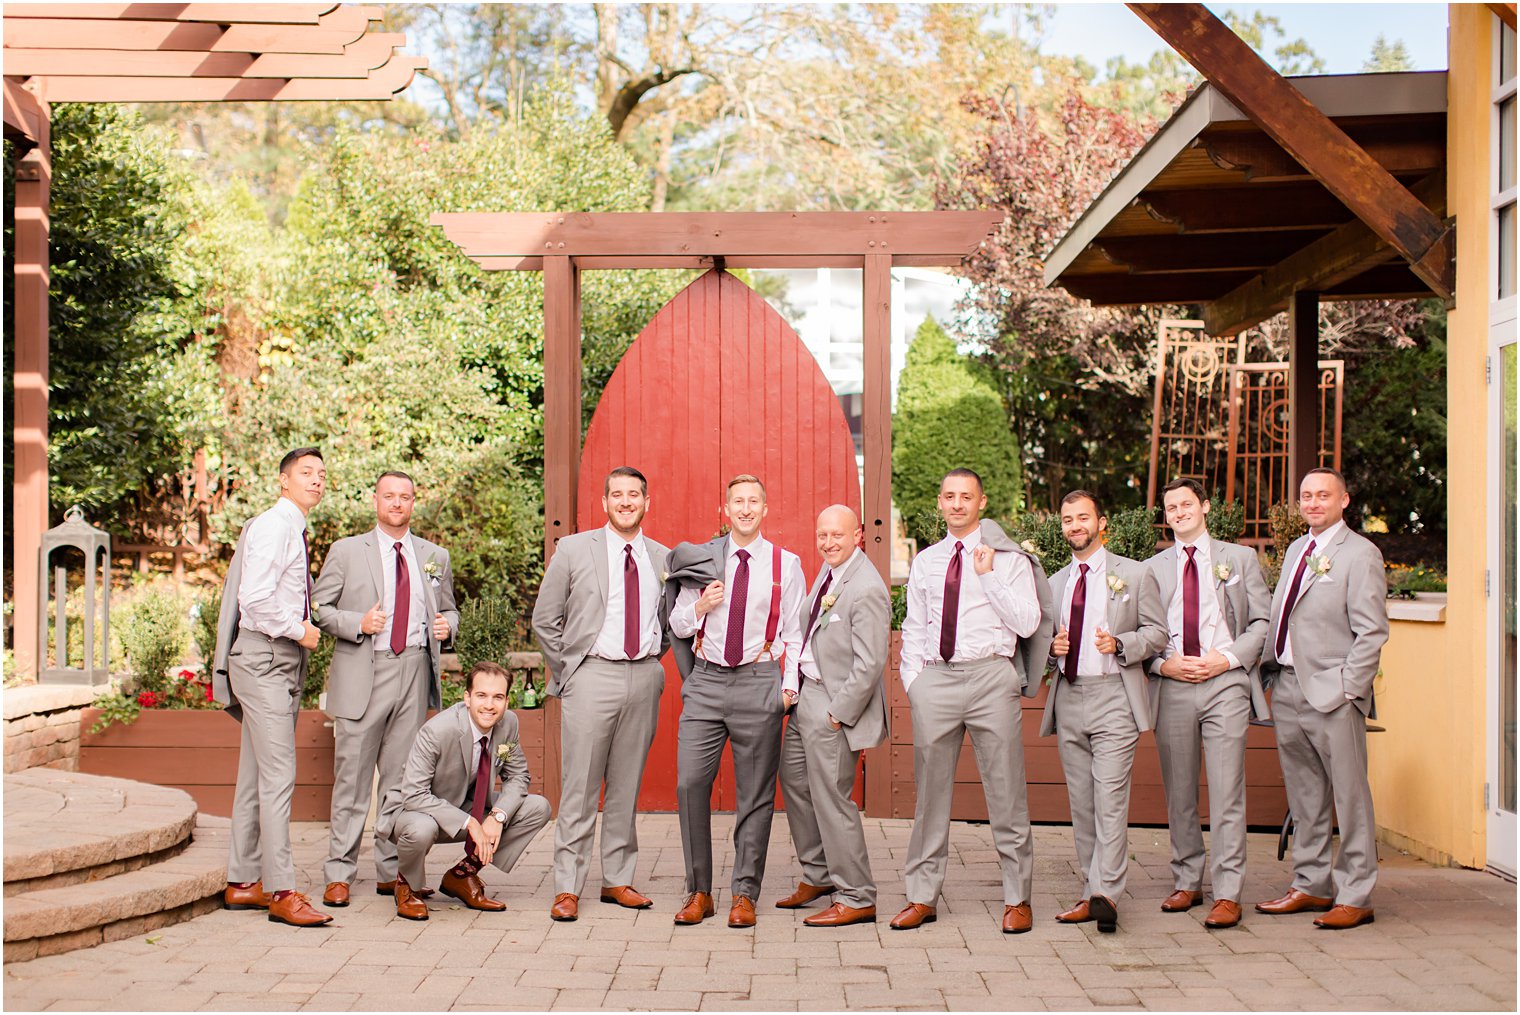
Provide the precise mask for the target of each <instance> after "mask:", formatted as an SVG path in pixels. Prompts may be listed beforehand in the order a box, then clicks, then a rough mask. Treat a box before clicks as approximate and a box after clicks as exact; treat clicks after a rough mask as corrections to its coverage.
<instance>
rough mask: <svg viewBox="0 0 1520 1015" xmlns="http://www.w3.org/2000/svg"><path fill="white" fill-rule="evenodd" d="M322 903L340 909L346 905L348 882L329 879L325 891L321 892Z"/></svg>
mask: <svg viewBox="0 0 1520 1015" xmlns="http://www.w3.org/2000/svg"><path fill="white" fill-rule="evenodd" d="M322 905H324V906H331V907H333V908H334V909H342V908H343V907H344V906H346V905H348V882H347V881H329V882H328V883H327V891H325V892H323V893H322Z"/></svg>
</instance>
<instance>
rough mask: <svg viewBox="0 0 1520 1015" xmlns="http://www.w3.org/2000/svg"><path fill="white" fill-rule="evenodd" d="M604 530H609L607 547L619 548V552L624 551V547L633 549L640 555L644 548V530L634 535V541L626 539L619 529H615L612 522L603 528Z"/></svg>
mask: <svg viewBox="0 0 1520 1015" xmlns="http://www.w3.org/2000/svg"><path fill="white" fill-rule="evenodd" d="M602 528H604V529H606V530H607V545H608V546H615V547H617V549H618V551H619V552H621V551H622V549H623V546H631V547H633V552H634V553H638V552H639V551H640V550H641V549H643V547H644V530H643V529H639V531H638V532H636V533H634V535H633V538H632V539H624V538H623V534H622V533H621V532H619V531H618V530H617V529H614V528H613V527H612V523H611V522H608V523H607V524H606V525H604V526H602ZM619 544H621V545H619Z"/></svg>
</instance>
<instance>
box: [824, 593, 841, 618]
mask: <svg viewBox="0 0 1520 1015" xmlns="http://www.w3.org/2000/svg"><path fill="white" fill-rule="evenodd" d="M837 602H839V593H838V592H830V593H829V594H828V595H826V596H824V597H823V612H824V613H828V612H829V611H830V610H832V609H833V608H834V604H835V603H837Z"/></svg>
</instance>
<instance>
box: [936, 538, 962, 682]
mask: <svg viewBox="0 0 1520 1015" xmlns="http://www.w3.org/2000/svg"><path fill="white" fill-rule="evenodd" d="M965 548H966V546H965V544H964V543H962V542H960V540H956V543H955V556H953V557H951V558H950V566H949V567H947V568H945V608H944V611H943V616H942V617H941V619H940V624H939V657H940V658H941V659H943V660H944V661H945V662H947V663H948V662H949V661H950V660H951V659H952V658H954V656H955V629H956V628H957V627H958V626H960V622H961V551H962V550H964V549H965Z"/></svg>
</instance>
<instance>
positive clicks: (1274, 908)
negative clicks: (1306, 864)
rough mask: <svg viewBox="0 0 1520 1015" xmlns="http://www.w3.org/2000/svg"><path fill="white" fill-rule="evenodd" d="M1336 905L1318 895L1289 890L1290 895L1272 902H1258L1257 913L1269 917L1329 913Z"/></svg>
mask: <svg viewBox="0 0 1520 1015" xmlns="http://www.w3.org/2000/svg"><path fill="white" fill-rule="evenodd" d="M1333 905H1335V900H1334V899H1321V898H1320V897H1319V896H1317V895H1305V894H1304V893H1303V892H1301V891H1299V890H1298V889H1297V888H1290V889H1288V894H1287V895H1284V896H1283V897H1282V898H1280V899H1273V900H1272V901H1271V902H1258V903H1257V904H1256V911H1257V912H1258V913H1266V914H1267V915H1268V916H1282V915H1283V914H1285V913H1304V912H1315V913H1324V912H1328V911H1329V909H1330V907H1331V906H1333Z"/></svg>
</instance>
